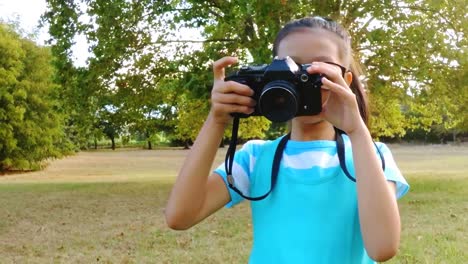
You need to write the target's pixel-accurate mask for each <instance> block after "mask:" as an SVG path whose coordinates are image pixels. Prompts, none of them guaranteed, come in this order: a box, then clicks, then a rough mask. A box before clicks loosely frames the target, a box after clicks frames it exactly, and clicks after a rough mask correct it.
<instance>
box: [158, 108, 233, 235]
mask: <svg viewBox="0 0 468 264" xmlns="http://www.w3.org/2000/svg"><path fill="white" fill-rule="evenodd" d="M224 129H225V127H224V125H222V124H218V123H216V122H215V121H214V119H213V117H212V115H209V116H208V118H207V120H206V121H205V123H204V124H203V127H202V129H201V130H200V133H199V134H198V137H197V139H196V140H195V142H194V144H193V146H192V148H191V150H190V152H189V154H188V156H187V158H186V160H185V162H184V164H183V166H182V168H181V170H180V172H179V175H178V176H177V180H176V183H175V184H174V187H173V189H172V192H171V195H170V197H169V201H168V203H167V206H166V210H165V214H166V222H167V224H168V226H169V227H170V228H172V229H178V230H180V229H187V228H189V227H191V226H193V225H195V224H197V223H198V222H200V221H201V220H203V219H204V218H206V217H207V216H209V215H210V214H212V213H213V212H215V211H217V210H218V209H219V208H221V207H222V206H223V205H225V204H226V203H227V202H229V199H230V197H229V192H228V190H227V189H226V185H225V184H224V181H223V180H222V178H221V177H220V176H219V175H216V174H214V173H212V174H211V175H210V171H211V167H212V164H213V161H214V158H215V155H216V152H217V150H218V148H219V145H220V143H221V140H222V138H223V134H224ZM208 175H210V176H208Z"/></svg>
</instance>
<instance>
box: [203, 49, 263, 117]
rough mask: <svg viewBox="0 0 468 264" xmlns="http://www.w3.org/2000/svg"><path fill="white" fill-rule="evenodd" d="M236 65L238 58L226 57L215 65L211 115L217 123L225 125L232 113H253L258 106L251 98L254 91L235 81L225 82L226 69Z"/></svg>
mask: <svg viewBox="0 0 468 264" xmlns="http://www.w3.org/2000/svg"><path fill="white" fill-rule="evenodd" d="M234 63H237V58H236V57H224V58H222V59H219V60H217V61H215V62H214V63H213V74H214V83H213V89H212V90H211V110H210V115H211V116H212V117H213V118H214V120H215V121H216V122H217V123H220V124H223V125H226V124H228V123H229V122H230V121H231V119H232V116H231V113H243V114H251V113H253V111H254V106H255V104H256V103H255V100H253V99H252V97H251V96H253V95H254V91H253V90H252V89H250V87H248V86H246V85H243V84H240V83H238V82H234V81H227V82H226V81H224V78H225V70H224V68H225V67H228V66H230V65H232V64H234Z"/></svg>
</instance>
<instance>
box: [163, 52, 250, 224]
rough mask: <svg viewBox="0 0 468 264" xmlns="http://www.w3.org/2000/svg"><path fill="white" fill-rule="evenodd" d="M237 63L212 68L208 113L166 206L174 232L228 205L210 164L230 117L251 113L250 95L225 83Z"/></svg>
mask: <svg viewBox="0 0 468 264" xmlns="http://www.w3.org/2000/svg"><path fill="white" fill-rule="evenodd" d="M236 62H237V58H235V57H224V58H222V59H220V60H218V61H216V62H215V63H214V64H213V73H214V85H213V90H212V92H211V110H210V113H209V115H208V118H207V120H206V121H205V123H204V124H203V127H202V129H201V130H200V132H199V134H198V136H197V139H196V140H195V142H194V144H193V146H192V148H191V150H190V152H189V154H188V156H187V158H186V160H185V161H184V164H183V166H182V168H181V170H180V172H179V175H178V176H177V179H176V182H175V184H174V187H173V189H172V192H171V195H170V196H169V201H168V203H167V206H166V210H165V215H166V222H167V224H168V226H169V227H171V228H173V229H187V228H189V227H191V226H193V225H195V224H197V223H198V222H200V221H201V220H203V219H204V218H206V217H207V216H209V215H210V214H212V213H213V212H215V211H217V210H218V209H219V208H221V207H222V206H223V205H225V204H226V203H228V202H229V200H230V196H229V191H228V190H227V187H226V185H225V183H224V181H223V179H222V178H221V177H220V176H219V175H217V174H215V173H211V168H212V166H213V161H214V158H215V156H216V152H217V150H218V147H219V145H220V143H221V140H222V139H223V135H224V129H225V128H226V126H227V125H228V124H229V123H230V121H231V119H232V117H231V115H230V113H234V112H236V113H245V114H250V113H252V112H253V111H254V108H253V107H254V105H255V101H254V100H253V99H252V98H251V96H252V95H253V91H252V90H251V89H250V88H249V87H248V86H245V85H242V84H239V83H236V82H232V81H230V82H225V81H224V78H225V76H224V68H225V67H227V66H229V65H231V64H234V63H236Z"/></svg>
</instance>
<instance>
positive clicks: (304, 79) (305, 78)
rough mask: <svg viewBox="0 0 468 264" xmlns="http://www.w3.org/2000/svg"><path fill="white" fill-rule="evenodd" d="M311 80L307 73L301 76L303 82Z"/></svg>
mask: <svg viewBox="0 0 468 264" xmlns="http://www.w3.org/2000/svg"><path fill="white" fill-rule="evenodd" d="M308 80H309V76H308V75H307V74H305V73H303V74H301V81H302V82H307V81H308Z"/></svg>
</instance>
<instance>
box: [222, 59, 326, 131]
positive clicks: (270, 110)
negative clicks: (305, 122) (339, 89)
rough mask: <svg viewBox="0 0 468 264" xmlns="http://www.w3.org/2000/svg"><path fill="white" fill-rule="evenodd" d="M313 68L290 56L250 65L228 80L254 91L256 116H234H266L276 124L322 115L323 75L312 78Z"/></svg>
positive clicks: (237, 114) (313, 75)
mask: <svg viewBox="0 0 468 264" xmlns="http://www.w3.org/2000/svg"><path fill="white" fill-rule="evenodd" d="M309 66H310V64H297V63H296V62H294V60H292V59H291V58H290V57H289V56H288V57H285V58H284V59H278V58H275V59H273V61H272V63H270V64H268V65H248V66H243V67H241V68H240V69H239V70H238V71H237V72H236V73H234V74H232V75H230V76H228V77H227V78H226V79H225V80H226V81H235V82H238V83H242V84H245V85H247V86H248V87H250V89H252V90H253V91H254V95H253V96H252V97H253V99H254V100H256V101H257V105H256V106H255V110H254V112H253V113H252V114H250V115H246V114H241V113H233V115H234V116H238V117H242V118H246V117H249V116H265V117H266V118H268V119H269V120H271V121H273V122H285V121H288V120H290V119H292V118H294V117H296V116H307V115H316V114H318V113H320V112H321V111H322V96H321V86H322V77H323V76H322V75H321V74H309V73H308V72H307V71H306V69H307V68H308V67H309Z"/></svg>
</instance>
